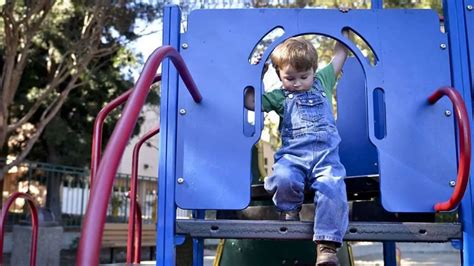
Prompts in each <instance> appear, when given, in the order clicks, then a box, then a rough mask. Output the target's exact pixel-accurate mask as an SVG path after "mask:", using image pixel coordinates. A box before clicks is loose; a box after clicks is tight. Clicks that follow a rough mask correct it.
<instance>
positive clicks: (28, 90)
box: [0, 0, 159, 167]
mask: <svg viewBox="0 0 474 266" xmlns="http://www.w3.org/2000/svg"><path fill="white" fill-rule="evenodd" d="M113 2H115V1H113ZM104 5H106V6H103V8H104V10H105V12H108V15H107V16H104V19H105V21H104V22H103V27H101V28H100V29H99V31H97V32H94V31H93V29H91V27H89V28H88V27H87V25H88V23H98V22H90V21H91V14H92V12H93V11H94V9H96V8H97V3H96V2H95V1H94V2H93V1H77V0H71V1H68V0H61V1H56V2H55V4H54V5H53V8H52V10H51V12H50V13H49V14H48V16H47V17H46V19H45V22H44V24H43V25H42V27H41V29H40V30H39V31H38V32H37V33H36V34H35V35H34V36H33V37H32V40H33V44H32V46H31V51H30V53H29V56H28V63H27V65H26V67H25V69H24V70H23V75H22V76H21V81H20V84H19V87H18V90H17V92H16V94H15V97H14V101H13V102H14V103H13V104H12V105H10V106H9V111H10V117H9V123H14V122H15V121H18V120H19V119H20V118H21V117H22V116H24V115H25V114H26V113H27V112H28V111H29V110H30V108H31V107H32V106H33V105H34V104H35V103H37V101H38V97H40V95H41V94H42V93H43V92H44V91H45V90H46V89H47V87H48V86H49V85H50V84H51V82H52V80H53V75H55V71H56V72H57V71H58V70H59V69H60V67H61V66H62V65H64V64H67V65H70V66H73V65H74V64H77V62H79V60H78V58H79V57H86V56H91V54H92V60H91V61H90V62H89V64H88V65H87V66H86V67H85V68H84V69H83V70H82V72H81V73H80V75H79V78H78V81H77V82H76V83H77V84H79V86H78V87H77V88H76V89H74V90H71V92H70V93H69V95H68V98H67V100H66V102H65V103H64V105H63V106H62V108H61V110H60V111H59V112H58V113H57V115H56V116H55V118H54V119H52V120H51V122H50V123H49V124H48V126H47V127H46V128H45V130H44V131H43V134H42V135H41V137H40V139H39V140H38V141H37V144H36V145H35V146H34V147H33V149H32V150H31V152H30V153H29V155H28V157H27V158H28V159H29V160H39V161H48V162H51V163H59V164H67V165H72V166H80V167H82V166H85V165H88V164H89V161H90V147H91V138H92V135H91V134H92V128H93V123H94V119H95V117H96V115H97V114H98V112H99V111H100V110H101V109H102V108H103V107H104V106H105V105H106V104H107V103H108V102H110V101H111V100H113V99H114V98H116V97H118V96H119V95H121V94H122V93H124V92H125V91H126V90H128V89H129V88H131V87H132V86H133V77H132V76H131V74H130V73H129V72H126V71H124V69H130V68H136V67H137V64H138V62H139V61H140V56H141V55H140V54H137V53H135V52H134V51H132V50H131V49H130V48H129V46H128V45H129V44H130V42H132V41H134V40H136V39H137V38H139V37H140V35H139V34H137V33H136V32H135V23H136V22H137V20H138V19H140V20H141V21H142V23H143V22H144V23H147V22H151V21H152V20H154V19H157V18H158V16H159V13H157V12H156V9H155V7H154V6H152V5H150V4H146V3H145V2H143V1H127V4H126V5H125V6H121V5H119V4H111V3H109V4H104ZM15 8H16V11H15V13H16V14H17V16H20V17H21V16H23V15H24V14H25V12H26V8H25V7H24V6H23V5H22V4H18V5H16V6H15ZM3 23H4V21H3V20H0V25H2V26H3ZM87 34H100V38H98V40H99V43H98V44H97V45H98V46H97V49H95V50H93V49H92V47H88V46H89V43H87V41H86V38H85V37H87ZM0 39H1V40H3V39H4V32H3V31H2V32H1V33H0ZM4 45H5V44H4V42H3V41H2V42H0V52H2V54H3V51H4V49H5V47H4ZM73 52H74V53H73ZM3 64H4V60H3V58H2V60H0V67H1V66H3ZM68 69H69V70H68V71H70V74H71V75H72V74H74V71H76V70H75V69H74V68H73V67H70V68H68ZM70 80H71V76H69V77H66V78H65V79H63V80H61V84H60V85H59V86H58V88H57V89H56V90H55V91H54V92H53V93H51V95H50V96H48V97H47V98H46V99H45V100H44V101H43V102H42V104H41V106H40V108H39V109H38V111H37V112H35V114H34V115H33V117H32V118H31V119H30V120H29V123H31V124H32V125H36V124H37V123H39V122H41V120H42V119H43V117H42V113H43V112H44V111H45V110H47V108H50V107H49V106H50V105H51V103H53V102H54V101H55V99H57V97H58V95H59V94H60V93H61V92H62V91H64V90H65V89H66V86H67V84H68V82H69V81H70ZM158 98H159V96H158V91H157V89H154V90H152V92H151V93H150V97H149V99H148V102H151V101H153V103H155V104H156V103H158V102H159V100H158ZM119 115H120V112H119V111H116V112H113V113H112V114H111V115H110V116H109V117H108V118H107V120H106V121H105V125H104V132H103V139H104V140H106V139H107V138H108V136H110V134H111V132H112V129H113V127H114V125H115V123H116V121H117V120H118V118H119ZM139 122H143V118H140V119H139ZM138 129H139V127H138V126H137V127H136V130H135V132H134V133H135V134H136V133H138ZM26 142H27V138H25V139H21V138H19V139H18V140H17V141H16V142H10V145H9V151H8V152H9V154H18V153H19V152H21V150H22V149H24V148H25V146H26Z"/></svg>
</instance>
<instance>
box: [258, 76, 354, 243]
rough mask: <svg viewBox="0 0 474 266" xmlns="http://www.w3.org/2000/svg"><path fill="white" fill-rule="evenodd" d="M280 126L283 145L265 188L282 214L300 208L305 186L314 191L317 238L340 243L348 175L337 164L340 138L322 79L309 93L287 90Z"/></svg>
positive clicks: (343, 226) (342, 234)
mask: <svg viewBox="0 0 474 266" xmlns="http://www.w3.org/2000/svg"><path fill="white" fill-rule="evenodd" d="M282 123H283V124H282V126H281V139H282V147H281V148H280V150H278V151H277V152H276V154H275V164H274V166H273V175H272V176H269V177H267V178H266V179H265V189H266V190H267V191H268V192H270V193H274V195H273V202H274V203H275V206H276V207H277V208H278V209H279V210H281V211H291V210H296V209H299V208H300V207H301V205H302V204H303V199H304V189H305V187H306V188H311V189H313V190H315V196H314V204H315V205H316V206H315V207H316V208H315V216H314V221H315V222H314V237H313V240H314V241H318V240H326V241H334V242H339V243H342V239H343V237H344V234H345V232H346V230H347V226H348V204H347V196H346V186H345V183H344V177H345V175H346V171H345V169H344V166H343V165H342V164H341V162H340V160H339V153H338V145H339V142H340V141H341V139H340V137H339V133H338V132H337V128H336V125H335V121H334V117H333V114H332V108H331V106H330V104H329V102H328V100H327V98H326V94H325V92H324V89H323V87H322V85H321V83H320V81H319V80H316V81H315V83H314V84H313V87H312V88H311V89H310V90H309V91H305V92H288V91H285V112H284V117H283V120H282Z"/></svg>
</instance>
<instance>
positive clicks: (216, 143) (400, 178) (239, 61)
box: [176, 9, 456, 212]
mask: <svg viewBox="0 0 474 266" xmlns="http://www.w3.org/2000/svg"><path fill="white" fill-rule="evenodd" d="M276 26H281V27H282V28H283V29H284V31H285V34H284V35H283V36H282V37H280V38H278V39H277V40H276V41H275V42H274V43H272V44H271V45H270V47H269V49H268V50H267V51H266V52H265V54H264V57H265V58H266V57H268V56H269V53H270V52H271V50H273V49H274V47H275V46H276V45H277V44H278V43H280V42H282V41H283V40H284V39H286V38H288V37H291V36H295V35H300V34H306V33H317V34H323V35H328V36H330V37H333V38H336V39H342V41H343V42H344V43H345V44H346V45H348V46H349V47H350V49H351V50H352V51H353V52H354V53H355V55H356V56H357V57H358V58H362V57H363V56H362V54H361V52H360V51H359V50H358V49H357V48H356V47H355V45H353V44H352V43H351V42H350V41H347V40H346V39H343V38H344V37H342V35H341V30H342V29H343V28H344V27H346V26H349V27H351V28H352V29H354V30H355V31H356V32H358V33H359V34H360V35H361V36H363V37H364V39H365V40H366V41H367V43H369V44H370V45H371V47H372V49H373V50H374V52H375V53H376V54H377V56H378V58H379V60H380V62H379V64H378V65H376V66H375V67H372V66H370V65H368V64H367V62H366V61H365V60H361V61H360V63H361V65H362V67H363V70H364V74H365V75H366V97H367V98H366V100H367V104H368V107H367V114H368V116H367V117H366V119H367V121H368V123H367V124H368V125H369V128H368V129H369V133H368V135H369V138H370V140H371V141H372V142H373V143H374V145H375V146H376V147H377V150H378V158H379V162H378V165H379V172H380V174H381V191H382V201H383V204H384V206H385V208H387V209H388V210H390V211H426V212H428V211H432V206H433V205H434V204H435V203H436V202H438V201H443V200H446V199H447V198H449V195H450V193H451V191H452V188H451V187H449V181H450V180H451V179H453V178H455V176H456V169H455V168H456V154H455V142H454V128H453V118H452V117H446V116H445V115H444V112H445V110H447V109H451V106H450V103H449V102H448V101H447V100H445V99H443V100H441V101H440V102H439V103H437V104H436V105H435V106H429V105H428V104H427V101H426V99H427V97H428V96H429V95H430V94H431V93H432V92H433V91H434V90H436V89H437V88H438V87H441V86H444V85H448V84H450V74H449V65H448V53H447V51H446V50H442V49H440V44H441V43H445V42H446V36H444V35H443V34H442V33H440V31H439V23H438V17H437V15H436V13H434V12H432V11H429V10H353V11H350V12H349V13H341V12H339V11H337V10H314V9H259V10H253V9H245V10H197V11H194V12H192V13H191V14H190V16H189V20H188V31H187V32H186V33H183V34H182V38H181V44H184V43H186V45H187V46H185V47H187V49H182V50H181V53H182V55H183V57H184V58H185V60H186V62H187V63H188V66H189V68H190V70H191V73H192V74H193V77H194V78H195V81H196V83H197V86H198V87H199V88H200V90H201V92H202V95H203V98H204V100H203V102H202V103H201V104H195V103H194V102H193V101H192V100H191V97H190V96H189V94H188V93H187V92H186V91H185V88H184V85H183V84H182V83H180V87H179V91H180V94H179V102H178V108H183V109H184V110H185V114H184V115H180V116H178V143H177V146H178V152H177V156H178V157H177V169H176V171H177V172H176V174H177V177H182V178H183V179H182V180H183V182H182V184H178V185H176V203H177V205H178V206H180V207H181V208H185V209H241V208H244V207H246V206H247V204H248V202H249V200H250V185H251V174H250V158H251V146H252V145H253V144H254V143H255V142H256V141H257V139H258V138H259V132H260V130H261V129H260V128H261V119H257V123H256V129H255V132H256V134H255V135H254V136H250V137H247V136H245V135H244V133H243V132H244V129H243V128H244V119H245V118H244V115H243V114H244V112H243V91H244V88H245V87H247V86H252V87H254V88H256V89H257V91H261V86H260V85H261V80H260V76H261V72H262V64H263V63H262V62H263V61H264V60H262V62H261V63H260V64H259V65H250V64H249V62H248V57H249V55H250V53H251V51H252V50H253V48H254V46H255V45H256V44H257V43H258V42H259V40H260V39H261V38H262V37H263V36H264V35H265V34H266V33H267V32H269V31H271V30H272V29H273V28H274V27H276ZM376 88H381V89H382V90H383V91H384V99H385V102H386V103H385V106H384V109H385V110H386V132H387V134H386V136H385V137H384V138H383V139H377V138H375V136H374V128H373V126H372V125H374V122H373V121H374V113H373V106H374V104H373V91H374V89H376ZM256 100H257V102H260V97H257V99H256ZM257 112H258V111H257ZM375 117H377V116H375ZM360 152H361V151H360V150H358V149H356V148H354V149H353V156H359V154H360Z"/></svg>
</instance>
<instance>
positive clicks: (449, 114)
mask: <svg viewBox="0 0 474 266" xmlns="http://www.w3.org/2000/svg"><path fill="white" fill-rule="evenodd" d="M451 114H452V113H451V110H446V111H444V115H445V116H451Z"/></svg>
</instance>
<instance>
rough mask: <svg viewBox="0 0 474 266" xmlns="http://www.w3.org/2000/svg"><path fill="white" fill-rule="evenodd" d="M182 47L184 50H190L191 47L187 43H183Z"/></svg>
mask: <svg viewBox="0 0 474 266" xmlns="http://www.w3.org/2000/svg"><path fill="white" fill-rule="evenodd" d="M181 47H182V48H183V49H188V48H189V45H188V44H187V43H183V44H181Z"/></svg>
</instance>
